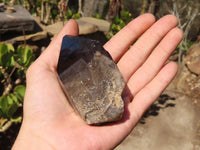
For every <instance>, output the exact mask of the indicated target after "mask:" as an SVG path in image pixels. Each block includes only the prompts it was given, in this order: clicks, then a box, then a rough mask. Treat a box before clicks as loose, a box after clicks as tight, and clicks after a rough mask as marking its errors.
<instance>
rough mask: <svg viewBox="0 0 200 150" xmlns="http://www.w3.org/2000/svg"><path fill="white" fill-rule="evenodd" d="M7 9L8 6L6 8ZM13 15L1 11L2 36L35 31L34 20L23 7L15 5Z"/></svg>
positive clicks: (0, 27)
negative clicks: (10, 32) (14, 32)
mask: <svg viewBox="0 0 200 150" xmlns="http://www.w3.org/2000/svg"><path fill="white" fill-rule="evenodd" d="M5 7H6V8H7V7H8V6H5ZM13 9H14V10H15V11H14V12H12V13H8V12H7V11H0V18H1V19H0V34H2V33H5V32H8V31H18V32H22V31H23V30H24V31H33V29H34V19H33V17H32V16H31V14H30V13H29V12H28V11H27V10H26V9H25V8H24V7H22V6H21V5H14V6H13Z"/></svg>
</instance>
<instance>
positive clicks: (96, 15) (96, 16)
mask: <svg viewBox="0 0 200 150" xmlns="http://www.w3.org/2000/svg"><path fill="white" fill-rule="evenodd" d="M92 17H93V18H96V19H102V17H101V16H100V15H99V14H94V15H92Z"/></svg>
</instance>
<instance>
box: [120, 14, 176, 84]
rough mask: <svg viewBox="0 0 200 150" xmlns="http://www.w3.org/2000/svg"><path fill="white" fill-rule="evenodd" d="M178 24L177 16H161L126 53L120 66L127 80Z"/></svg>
mask: <svg viewBox="0 0 200 150" xmlns="http://www.w3.org/2000/svg"><path fill="white" fill-rule="evenodd" d="M176 25H177V19H176V17H175V16H172V15H167V16H165V17H163V18H161V19H160V20H158V21H157V22H156V23H155V24H154V25H152V26H151V28H149V30H147V31H146V32H145V33H144V34H143V35H142V36H141V38H139V40H138V41H137V42H136V43H135V44H134V46H132V47H131V49H130V50H129V51H127V53H125V54H124V56H123V57H122V58H121V59H120V60H119V62H118V67H119V69H120V71H121V72H122V73H123V77H124V79H125V80H126V81H127V80H128V79H129V78H130V77H131V75H132V74H133V73H134V72H135V71H136V70H137V69H138V68H139V67H140V66H141V65H142V64H143V63H144V61H145V60H146V59H147V57H148V56H149V54H150V53H151V52H152V50H153V49H154V47H155V46H156V45H157V44H158V43H159V42H160V40H161V39H162V38H163V37H164V36H165V35H166V34H167V33H168V32H169V31H170V30H171V29H173V28H174V27H175V26H176Z"/></svg>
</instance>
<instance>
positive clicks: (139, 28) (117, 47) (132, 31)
mask: <svg viewBox="0 0 200 150" xmlns="http://www.w3.org/2000/svg"><path fill="white" fill-rule="evenodd" d="M154 22H155V17H154V16H153V15H152V14H144V15H141V16H139V17H137V18H135V19H134V20H132V21H131V22H130V23H129V24H128V25H126V26H125V27H124V28H123V29H122V30H120V31H119V32H118V33H117V34H116V35H115V36H113V37H112V38H111V39H110V40H109V41H108V42H107V43H106V44H105V45H104V48H105V49H106V50H107V51H108V52H109V53H110V55H111V56H112V58H113V60H114V61H115V62H117V61H118V60H119V59H120V57H121V56H122V55H123V54H124V53H125V52H126V51H127V50H128V48H129V47H130V46H131V44H132V43H133V42H134V41H135V40H136V39H137V38H138V37H139V36H140V35H142V34H143V33H144V32H145V31H146V30H147V29H148V28H149V27H150V26H151V25H152V24H153V23H154Z"/></svg>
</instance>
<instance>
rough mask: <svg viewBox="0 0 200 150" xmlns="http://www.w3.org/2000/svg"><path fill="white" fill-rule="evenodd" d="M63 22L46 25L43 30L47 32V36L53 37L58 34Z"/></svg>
mask: <svg viewBox="0 0 200 150" xmlns="http://www.w3.org/2000/svg"><path fill="white" fill-rule="evenodd" d="M66 23H67V22H65V23H64V24H66ZM63 26H64V25H63V22H62V21H58V22H56V23H54V24H51V25H48V26H47V27H46V28H45V30H46V31H47V32H48V34H49V35H50V36H54V35H57V34H58V33H59V31H60V30H61V29H62V28H63Z"/></svg>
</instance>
